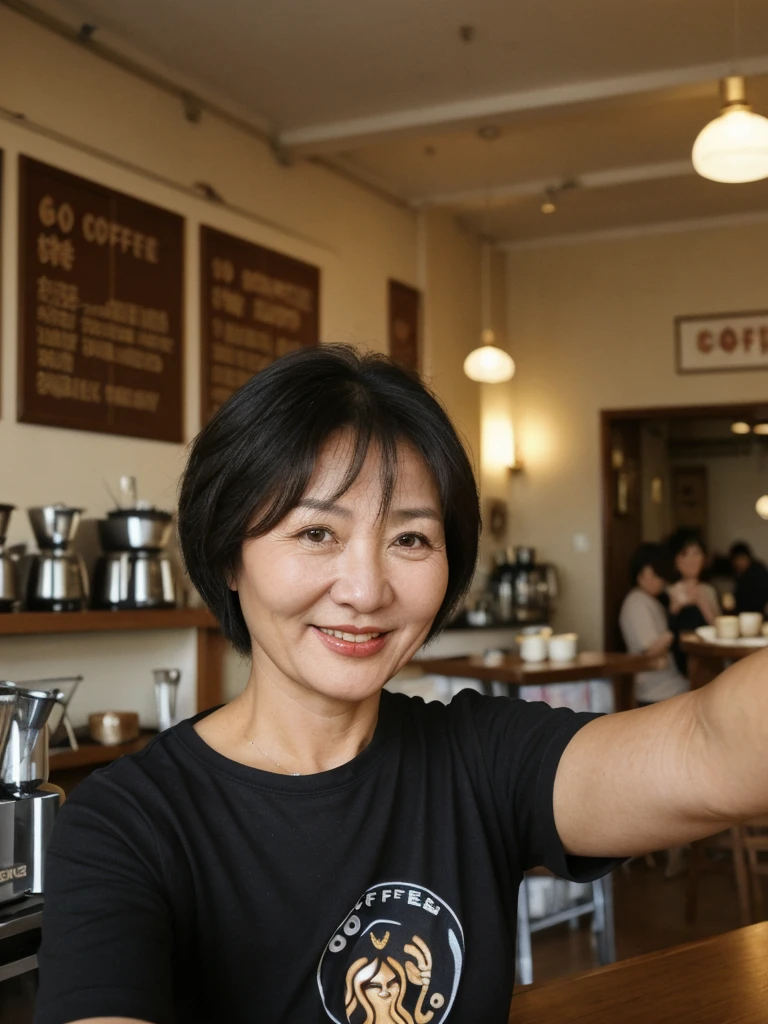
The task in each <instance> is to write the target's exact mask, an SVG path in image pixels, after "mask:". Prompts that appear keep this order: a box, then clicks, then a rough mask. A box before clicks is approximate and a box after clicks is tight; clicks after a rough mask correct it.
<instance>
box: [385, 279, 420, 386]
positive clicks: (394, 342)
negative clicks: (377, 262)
mask: <svg viewBox="0 0 768 1024" xmlns="http://www.w3.org/2000/svg"><path fill="white" fill-rule="evenodd" d="M389 355H390V357H391V358H392V359H394V361H395V362H396V363H399V364H400V365H401V366H405V367H406V368H407V369H409V370H416V371H417V372H418V370H419V359H420V355H421V292H419V291H418V290H417V289H416V288H411V286H410V285H407V284H402V283H401V282H400V281H393V280H390V282H389Z"/></svg>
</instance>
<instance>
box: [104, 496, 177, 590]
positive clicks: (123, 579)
mask: <svg viewBox="0 0 768 1024" xmlns="http://www.w3.org/2000/svg"><path fill="white" fill-rule="evenodd" d="M172 522H173V517H172V515H171V513H170V512H164V511H162V509H159V508H154V506H152V505H148V504H144V503H142V502H137V503H136V505H135V507H133V508H116V509H113V510H112V511H111V512H108V513H107V518H106V519H100V520H99V522H98V526H99V539H100V541H101V546H102V548H103V549H104V554H103V555H102V556H101V558H99V560H98V562H97V563H96V567H95V570H94V575H93V587H92V588H91V590H92V594H93V597H92V600H91V607H93V608H102V609H133V608H175V607H176V589H177V587H176V578H175V574H174V570H173V565H172V563H171V559H170V558H169V556H168V554H167V552H166V550H165V548H166V545H167V544H168V541H169V539H170V536H171V529H172Z"/></svg>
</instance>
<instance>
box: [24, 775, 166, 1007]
mask: <svg viewBox="0 0 768 1024" xmlns="http://www.w3.org/2000/svg"><path fill="white" fill-rule="evenodd" d="M171 949H172V928H171V914H170V909H169V906H168V904H167V902H166V900H165V899H164V897H163V892H162V885H161V878H160V869H159V858H158V855H157V852H156V844H155V838H154V835H153V833H152V830H151V827H150V825H149V823H148V822H147V820H146V819H145V818H144V816H143V814H142V811H141V808H140V805H139V804H138V802H137V801H134V800H132V799H131V798H130V797H129V796H128V795H127V794H126V793H124V792H123V791H121V789H120V787H119V786H116V785H114V784H112V783H110V781H109V780H108V778H107V777H99V776H92V777H91V778H89V779H87V780H86V781H85V782H83V783H81V784H80V785H79V786H78V788H77V790H76V791H75V793H74V794H73V796H71V797H70V798H69V799H68V800H67V801H66V803H65V804H64V805H63V807H62V808H61V811H60V813H59V817H58V820H57V822H56V827H55V829H54V834H53V837H52V839H51V843H50V846H49V849H48V855H47V858H46V876H45V903H44V908H43V939H42V945H41V948H40V953H39V965H40V987H39V992H38V996H37V1001H36V1007H35V1017H34V1020H35V1024H69V1022H70V1021H77V1020H83V1019H88V1018H91V1017H128V1018H134V1019H136V1020H139V1021H148V1022H150V1024H172V1021H173V1008H172V991H171Z"/></svg>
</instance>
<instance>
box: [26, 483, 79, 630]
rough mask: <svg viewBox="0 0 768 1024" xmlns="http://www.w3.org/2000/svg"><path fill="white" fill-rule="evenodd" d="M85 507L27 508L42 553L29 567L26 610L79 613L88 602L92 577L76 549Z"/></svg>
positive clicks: (43, 506)
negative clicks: (74, 541) (75, 542)
mask: <svg viewBox="0 0 768 1024" xmlns="http://www.w3.org/2000/svg"><path fill="white" fill-rule="evenodd" d="M82 512H83V510H82V509H81V508H71V507H70V506H69V505H64V504H62V503H58V504H55V505H40V506H38V507H35V508H29V509H27V515H28V516H29V521H30V523H31V524H32V530H33V532H34V534H35V540H36V541H37V546H38V548H39V549H40V550H39V553H38V554H36V555H33V556H32V558H31V561H30V565H29V572H28V575H27V588H26V602H25V604H26V608H27V610H28V611H33V612H75V611H80V610H81V609H82V608H85V606H86V604H87V602H88V576H87V573H86V571H85V565H84V564H83V560H82V558H81V557H80V556H79V555H78V554H77V552H76V551H75V550H74V549H73V547H72V542H73V540H74V538H75V534H76V533H77V527H78V525H79V523H80V516H81V515H82Z"/></svg>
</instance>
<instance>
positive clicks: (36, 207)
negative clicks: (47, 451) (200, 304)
mask: <svg viewBox="0 0 768 1024" xmlns="http://www.w3.org/2000/svg"><path fill="white" fill-rule="evenodd" d="M19 172H20V173H19V289H20V294H19V370H18V373H19V377H18V419H19V420H20V421H21V422H22V423H39V424H43V425H45V426H50V427H68V428H72V429H75V430H93V431H98V432H99V433H105V434H122V435H126V436H129V437H145V438H151V439H153V440H157V441H182V440H183V389H184V379H183V340H182V339H183V320H182V288H183V280H184V221H183V219H182V218H181V217H179V216H177V215H176V214H174V213H170V212H169V211H168V210H163V209H161V208H160V207H157V206H152V205H150V204H149V203H145V202H142V201H141V200H139V199H134V198H133V197H132V196H127V195H124V194H123V193H122V192H116V191H115V190H114V189H111V188H107V187H106V186H104V185H98V184H96V183H95V182H92V181H87V180H86V179H85V178H79V177H76V176H75V175H73V174H68V173H67V172H65V171H60V170H58V169H57V168H55V167H49V166H48V165H47V164H43V163H39V162H38V161H36V160H32V159H30V158H28V157H20V167H19Z"/></svg>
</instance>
